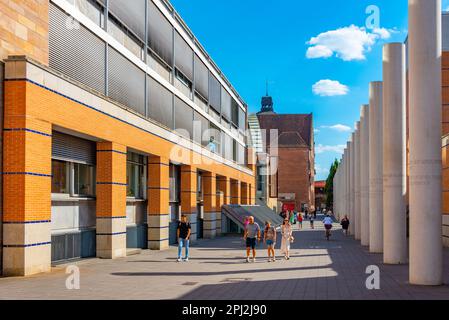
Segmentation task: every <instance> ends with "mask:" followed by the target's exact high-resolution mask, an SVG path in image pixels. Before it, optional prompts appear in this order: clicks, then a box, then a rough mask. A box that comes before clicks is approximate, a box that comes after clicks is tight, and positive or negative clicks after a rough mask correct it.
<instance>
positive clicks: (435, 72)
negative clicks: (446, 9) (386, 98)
mask: <svg viewBox="0 0 449 320" xmlns="http://www.w3.org/2000/svg"><path fill="white" fill-rule="evenodd" d="M408 8H409V38H408V41H409V79H410V82H409V85H410V91H409V92H410V96H409V98H410V118H409V124H410V129H409V130H410V283H412V284H417V285H440V284H442V283H443V260H442V215H441V210H442V209H441V197H442V195H441V193H442V187H441V184H442V183H441V175H442V173H441V170H442V156H441V121H442V112H441V108H442V96H441V95H442V92H441V91H442V89H441V54H442V53H441V0H409V2H408Z"/></svg>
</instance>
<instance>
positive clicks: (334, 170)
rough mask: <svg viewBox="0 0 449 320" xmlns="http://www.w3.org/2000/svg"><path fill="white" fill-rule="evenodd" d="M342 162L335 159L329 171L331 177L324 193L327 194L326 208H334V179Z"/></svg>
mask: <svg viewBox="0 0 449 320" xmlns="http://www.w3.org/2000/svg"><path fill="white" fill-rule="evenodd" d="M339 165H340V162H339V161H338V160H337V159H335V161H334V163H332V165H331V168H330V170H329V176H328V177H327V180H326V186H325V187H324V193H325V194H326V207H327V208H333V205H334V177H335V174H336V173H337V169H338V166H339Z"/></svg>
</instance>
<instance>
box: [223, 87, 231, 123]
mask: <svg viewBox="0 0 449 320" xmlns="http://www.w3.org/2000/svg"><path fill="white" fill-rule="evenodd" d="M221 112H222V114H223V117H224V118H226V119H227V120H228V121H231V96H230V95H229V93H228V92H227V91H226V90H225V89H222V90H221Z"/></svg>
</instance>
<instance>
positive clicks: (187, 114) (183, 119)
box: [175, 97, 193, 139]
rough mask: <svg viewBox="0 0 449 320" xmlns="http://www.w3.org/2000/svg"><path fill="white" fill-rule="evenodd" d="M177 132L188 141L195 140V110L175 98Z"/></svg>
mask: <svg viewBox="0 0 449 320" xmlns="http://www.w3.org/2000/svg"><path fill="white" fill-rule="evenodd" d="M175 130H176V131H177V132H178V133H179V134H180V135H182V136H184V137H185V138H187V139H192V138H193V109H192V108H191V107H190V106H189V105H188V104H186V103H185V102H184V101H182V100H181V99H179V98H178V97H175Z"/></svg>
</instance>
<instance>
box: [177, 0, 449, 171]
mask: <svg viewBox="0 0 449 320" xmlns="http://www.w3.org/2000/svg"><path fill="white" fill-rule="evenodd" d="M171 2H172V4H173V5H174V7H175V8H176V10H177V11H178V12H179V13H180V15H181V16H182V17H183V19H184V20H185V21H186V23H187V24H188V25H189V27H190V28H191V29H192V31H193V32H194V34H195V35H196V37H197V38H198V39H199V40H200V42H201V43H202V44H203V46H204V47H205V48H206V50H207V51H208V52H209V54H210V55H211V56H212V58H213V59H214V61H215V62H216V63H217V64H218V66H219V67H220V69H221V70H222V71H223V72H224V73H225V75H226V76H227V77H228V79H229V80H230V81H231V83H232V84H233V85H234V87H235V88H236V89H237V91H238V92H239V93H240V95H241V96H242V97H243V99H244V100H245V101H246V102H247V104H248V105H249V109H250V112H257V111H258V110H259V109H260V99H261V97H262V96H263V95H264V94H265V83H266V81H267V80H268V81H269V93H270V95H272V96H273V99H274V102H275V111H276V112H278V113H311V112H313V114H314V125H315V128H316V129H318V130H319V132H316V134H315V142H316V146H317V148H316V151H317V154H316V170H317V178H316V179H325V178H326V177H327V174H328V169H329V167H330V165H331V163H332V161H333V160H334V159H335V158H340V157H341V153H340V151H341V149H342V148H341V146H342V145H345V144H346V141H347V140H348V138H349V135H350V131H347V130H348V129H349V128H350V129H351V131H352V130H353V127H354V123H355V121H357V120H358V118H359V116H360V106H361V105H362V104H365V103H367V102H368V84H369V82H370V81H376V80H381V79H382V44H383V43H385V42H397V41H401V42H402V41H404V39H405V37H406V35H407V0H394V1H391V0H344V1H343V0H316V1H297V0H288V1H287V0H284V1H282V0H245V1H242V0H226V1H225V0H214V1H211V0H171ZM370 5H375V6H377V7H378V8H379V18H380V25H379V26H377V27H376V29H371V28H366V26H367V25H366V20H367V18H368V15H367V14H366V8H367V7H368V6H370ZM448 7H449V0H444V1H443V8H448ZM321 80H325V81H321ZM327 80H331V81H327ZM320 81H321V82H320ZM314 84H317V86H316V88H315V89H316V92H314V91H313V89H312V88H313V86H314ZM347 127H349V128H347Z"/></svg>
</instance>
